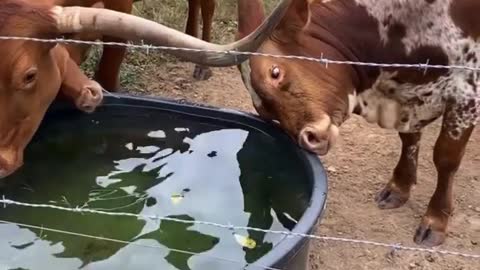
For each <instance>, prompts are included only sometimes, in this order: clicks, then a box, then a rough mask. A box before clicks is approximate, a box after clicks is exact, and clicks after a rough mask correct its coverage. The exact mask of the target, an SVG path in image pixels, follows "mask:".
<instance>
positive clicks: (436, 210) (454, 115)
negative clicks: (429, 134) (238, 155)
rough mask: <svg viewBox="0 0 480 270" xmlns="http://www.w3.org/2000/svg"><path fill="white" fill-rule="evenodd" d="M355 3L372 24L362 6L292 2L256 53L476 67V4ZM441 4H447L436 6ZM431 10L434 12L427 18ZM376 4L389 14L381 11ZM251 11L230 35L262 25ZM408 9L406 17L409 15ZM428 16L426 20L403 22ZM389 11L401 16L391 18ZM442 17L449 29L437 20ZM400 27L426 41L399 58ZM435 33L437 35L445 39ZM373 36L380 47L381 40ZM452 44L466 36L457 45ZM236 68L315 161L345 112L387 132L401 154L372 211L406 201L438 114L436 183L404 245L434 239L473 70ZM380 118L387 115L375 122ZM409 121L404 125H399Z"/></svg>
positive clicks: (473, 111)
mask: <svg viewBox="0 0 480 270" xmlns="http://www.w3.org/2000/svg"><path fill="white" fill-rule="evenodd" d="M361 2H362V3H364V4H365V5H370V6H369V8H370V9H371V10H374V11H375V12H377V14H376V15H375V16H378V18H379V19H376V18H374V17H373V16H374V15H370V14H375V12H372V13H368V12H367V9H366V7H365V6H361V5H357V4H356V1H354V0H332V1H323V0H294V2H293V3H292V4H291V6H290V9H289V11H288V12H287V15H286V16H284V17H283V21H282V22H281V23H280V24H279V25H278V27H277V28H276V30H275V31H274V33H273V34H272V35H271V37H270V39H268V40H266V41H265V42H264V43H263V45H262V46H261V47H260V49H259V50H258V51H259V52H262V53H267V54H280V55H300V56H307V57H315V58H320V57H321V56H323V57H325V58H328V59H334V60H341V61H342V60H343V61H357V62H358V61H360V62H369V63H401V64H418V63H426V62H427V60H428V61H429V62H428V64H431V65H448V64H450V63H451V61H452V60H454V61H455V62H454V63H457V64H458V65H473V66H474V67H476V68H478V66H479V65H478V59H479V56H478V46H477V43H475V42H476V41H475V40H478V37H479V36H480V19H479V18H480V17H479V16H478V15H477V13H478V12H477V11H480V4H479V1H478V0H452V1H451V2H448V1H425V2H423V1H420V0H418V1H416V0H402V1H400V0H392V1H391V2H388V4H385V3H386V2H387V1H385V2H383V4H385V5H384V6H382V7H378V4H379V3H380V1H378V2H375V1H369V0H362V1H361ZM447 2H448V6H443V5H446V3H447ZM389 5H391V6H389ZM434 5H437V6H435V8H436V9H435V10H436V11H431V8H432V7H434ZM385 7H388V8H389V9H388V10H386V11H384V9H383V8H385ZM256 10H261V3H260V1H259V0H252V1H250V3H249V4H248V5H244V6H241V10H239V15H238V16H239V27H238V32H239V35H238V36H239V37H241V36H244V35H246V34H248V33H249V32H250V31H252V30H253V29H255V27H257V25H258V22H259V21H261V20H262V19H263V15H262V14H261V13H255V11H256ZM412 10H415V12H416V13H414V14H413V15H412ZM445 11H448V12H445ZM382 12H383V14H382ZM428 12H430V13H429V14H426V15H428V20H429V21H428V20H427V19H425V18H420V19H419V18H413V17H415V16H419V14H422V15H424V14H425V13H428ZM435 12H437V13H435ZM395 13H398V14H401V15H399V16H404V17H402V18H401V19H395V18H394V17H395V16H394V15H398V14H395ZM252 14H253V15H252ZM249 16H252V17H249ZM412 16H413V17H412ZM439 16H445V17H439ZM425 17H426V18H427V16H425ZM380 18H382V19H380ZM421 19H425V20H423V21H422V20H421ZM448 19H451V20H452V23H453V24H454V26H453V25H452V24H450V23H448V22H445V21H448ZM396 20H398V21H396ZM400 20H403V24H402V23H401V22H399V21H400ZM410 20H411V21H412V22H410ZM252 21H253V22H255V23H256V24H252V23H251V22H252ZM409 24H411V25H409ZM409 26H410V27H412V28H413V29H415V31H416V32H415V33H414V35H413V36H414V37H409V38H410V40H409V41H410V42H412V40H414V41H417V39H422V38H424V36H426V35H429V38H430V41H429V42H426V41H425V39H423V40H422V41H423V42H424V43H423V44H421V45H417V46H412V45H411V44H410V46H411V50H410V51H408V54H407V49H406V48H405V46H408V45H405V44H409V43H408V41H406V42H404V41H403V39H404V38H405V37H406V36H407V30H408V29H407V28H408V27H409ZM379 29H384V31H383V32H381V30H379ZM410 30H411V29H410ZM422 31H424V32H422ZM441 31H445V35H446V37H445V36H442V35H441V34H444V33H441ZM457 33H459V34H457ZM381 34H383V35H384V37H385V36H386V40H387V41H385V42H384V40H382V39H381ZM410 35H412V33H411V32H410ZM417 36H419V37H417ZM454 36H455V37H454ZM415 37H417V39H415ZM462 37H465V38H466V39H465V40H461V38H462ZM456 39H458V40H460V42H458V41H457V40H456ZM461 41H463V42H464V43H462V42H461ZM442 42H445V43H447V44H442ZM429 43H430V45H428V44H429ZM447 50H448V52H449V54H450V56H451V57H450V59H449V56H447V52H446V51H447ZM452 56H453V57H452ZM452 58H454V59H452ZM239 69H240V71H241V73H242V79H243V81H244V83H245V86H246V87H247V89H248V90H249V91H250V94H251V95H252V100H253V103H254V106H255V108H256V109H257V111H258V113H259V114H260V116H262V117H263V118H266V119H269V120H277V121H278V122H279V123H280V125H281V126H282V127H283V128H284V130H285V131H286V132H287V133H289V134H290V136H291V137H292V138H293V139H294V140H297V141H298V143H299V145H300V146H302V147H303V148H305V149H306V150H309V151H311V152H314V153H316V154H318V155H324V154H326V153H327V152H328V150H329V149H330V147H331V145H332V144H333V143H334V142H335V138H336V137H337V136H338V127H339V126H340V125H341V124H342V123H343V122H344V121H345V120H346V119H347V118H348V116H349V115H350V114H351V113H356V114H360V115H362V116H363V117H365V118H366V119H367V120H368V117H371V115H369V113H371V112H373V114H374V115H373V116H375V117H377V118H376V120H375V121H377V124H379V125H380V126H381V127H385V126H383V125H387V126H389V127H386V128H395V129H397V130H398V131H399V137H400V140H401V142H402V150H401V155H400V159H399V161H398V163H397V165H396V167H395V169H394V171H393V173H392V176H391V179H390V180H389V181H388V183H387V184H386V185H385V187H384V188H383V189H382V190H381V191H380V192H379V193H378V194H377V196H376V197H375V201H376V203H377V205H378V207H379V208H381V209H391V208H397V207H400V206H402V205H403V204H405V203H406V202H407V201H408V199H409V197H410V191H411V189H412V187H413V185H414V184H416V180H417V163H418V153H419V146H420V138H421V133H422V129H423V127H425V126H426V125H428V124H429V123H431V122H433V121H434V120H436V119H437V118H439V117H440V116H443V120H442V129H441V131H440V134H439V136H438V139H437V141H436V143H435V148H434V151H433V161H434V164H435V167H436V169H437V172H438V178H437V186H436V189H435V192H434V194H433V195H432V197H431V199H430V202H429V204H428V208H427V211H426V212H425V214H424V216H423V218H422V220H421V222H420V225H419V226H418V227H417V230H416V231H415V233H414V237H413V239H414V241H415V242H416V243H417V244H421V245H426V246H436V245H440V244H442V243H443V242H444V240H445V238H446V237H447V227H448V222H449V217H450V215H451V213H452V211H453V208H454V200H453V179H454V176H455V173H456V172H457V170H458V168H459V166H460V163H461V161H462V157H463V155H464V153H465V148H466V145H467V143H468V140H469V137H470V135H471V133H472V131H473V129H474V126H475V124H476V121H478V120H479V119H480V113H479V111H480V94H479V93H478V89H477V88H478V84H479V74H478V72H471V71H465V73H461V72H458V73H454V74H455V77H454V75H452V73H450V72H449V71H448V70H446V69H443V68H442V69H438V68H430V69H420V68H415V69H412V68H399V67H389V68H384V69H383V71H385V72H383V73H381V72H380V69H379V68H378V67H367V66H357V65H337V64H332V65H329V66H328V68H326V67H325V66H324V65H322V64H318V63H314V62H310V61H300V60H292V59H282V58H270V57H259V56H255V57H251V58H250V59H249V62H247V63H243V64H242V65H240V66H239ZM381 76H391V77H381ZM352 93H355V94H359V96H352V95H351V94H352ZM349 95H350V96H349ZM368 95H371V96H368ZM372 96H373V98H370V97H372ZM368 102H372V103H375V102H377V103H376V104H374V105H372V104H368ZM381 102H383V103H381ZM378 104H380V105H378ZM425 104H427V105H425ZM369 106H370V107H369ZM375 106H377V107H375ZM388 106H390V107H388ZM396 106H397V107H396ZM371 108H374V109H371ZM399 108H400V109H399ZM418 108H419V109H418ZM417 109H418V110H417ZM409 110H410V111H409ZM419 111H420V112H419ZM367 112H368V113H367ZM382 113H384V115H388V117H384V118H382V115H380V116H378V115H379V114H382ZM375 114H376V115H375ZM412 118H414V119H415V120H414V121H416V122H414V124H412V125H408V126H407V125H404V126H402V124H405V123H409V122H410V121H411V119H412ZM476 119H477V120H476ZM402 127H406V128H402Z"/></svg>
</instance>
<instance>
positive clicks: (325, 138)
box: [298, 121, 339, 156]
mask: <svg viewBox="0 0 480 270" xmlns="http://www.w3.org/2000/svg"><path fill="white" fill-rule="evenodd" d="M338 133H339V131H338V127H337V126H335V125H332V124H327V125H326V123H325V122H324V121H322V122H319V123H314V124H311V125H308V126H306V127H305V128H303V129H302V130H301V131H300V134H299V136H298V143H299V144H300V146H301V147H303V148H305V149H306V150H308V151H311V152H313V153H315V154H317V155H319V156H323V155H326V154H327V153H328V151H329V150H330V148H332V146H333V145H334V143H335V141H336V138H337V137H338Z"/></svg>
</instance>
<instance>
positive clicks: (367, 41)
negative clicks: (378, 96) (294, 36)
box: [305, 0, 406, 93]
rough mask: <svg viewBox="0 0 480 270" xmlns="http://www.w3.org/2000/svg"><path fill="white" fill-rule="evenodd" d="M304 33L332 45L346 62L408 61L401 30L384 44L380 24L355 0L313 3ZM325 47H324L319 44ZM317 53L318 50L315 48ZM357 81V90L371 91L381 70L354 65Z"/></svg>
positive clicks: (393, 33)
mask: <svg viewBox="0 0 480 270" xmlns="http://www.w3.org/2000/svg"><path fill="white" fill-rule="evenodd" d="M309 8H310V18H309V21H308V23H307V25H306V26H305V28H306V29H305V30H306V31H305V33H306V34H307V35H310V36H312V37H313V38H314V39H316V40H317V41H318V42H319V44H329V46H331V47H333V48H335V49H336V50H337V51H338V53H339V54H341V55H342V56H343V58H344V59H333V60H348V61H360V62H376V63H394V62H399V63H402V62H405V61H406V59H405V56H404V48H403V47H402V45H401V42H398V41H399V38H400V37H401V34H402V33H401V31H402V29H400V28H399V29H397V31H398V33H396V32H392V33H390V34H391V37H390V39H389V43H388V44H386V45H385V44H383V43H382V42H381V40H380V35H379V33H378V22H377V20H376V19H375V18H373V17H371V16H370V15H369V14H368V13H367V11H366V10H365V8H363V7H361V6H358V5H357V4H355V1H353V0H336V1H331V2H329V3H328V4H324V3H322V1H313V3H311V4H310V6H309ZM319 46H324V45H319ZM315 49H316V50H318V48H315ZM353 67H354V69H355V70H356V74H357V75H358V78H352V80H354V81H355V82H354V83H355V84H356V88H357V91H358V92H359V93H360V92H362V91H363V90H365V89H367V88H370V86H371V85H372V83H373V82H374V80H375V79H376V78H377V77H378V75H379V68H377V67H369V66H359V65H354V66H353Z"/></svg>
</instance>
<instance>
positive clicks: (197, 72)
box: [193, 65, 213, 81]
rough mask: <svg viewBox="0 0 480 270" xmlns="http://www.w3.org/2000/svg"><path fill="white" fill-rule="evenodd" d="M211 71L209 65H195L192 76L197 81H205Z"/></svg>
mask: <svg viewBox="0 0 480 270" xmlns="http://www.w3.org/2000/svg"><path fill="white" fill-rule="evenodd" d="M212 75H213V72H212V70H211V69H210V68H209V67H204V66H199V65H195V69H194V70H193V78H195V79H196V80H199V81H206V80H208V79H210V77H212Z"/></svg>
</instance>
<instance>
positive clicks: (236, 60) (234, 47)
mask: <svg viewBox="0 0 480 270" xmlns="http://www.w3.org/2000/svg"><path fill="white" fill-rule="evenodd" d="M239 1H250V0H239ZM291 1H292V0H282V1H281V2H280V3H279V4H278V5H277V7H276V8H275V9H274V11H273V12H272V13H271V14H270V16H269V17H268V18H267V19H266V20H265V21H264V22H263V23H262V24H261V25H260V26H259V27H257V29H256V30H255V31H254V32H252V33H251V34H249V35H248V36H246V37H245V38H242V39H240V40H238V41H235V42H232V43H230V44H225V45H219V44H214V43H209V42H206V41H203V40H201V39H198V38H195V37H192V36H190V35H187V34H185V33H182V32H180V31H177V30H175V29H172V28H169V27H166V26H164V25H161V24H159V23H156V22H154V21H151V20H148V19H144V18H141V17H138V16H134V15H130V14H125V13H120V12H116V11H112V10H107V9H97V8H85V7H60V6H55V7H54V8H53V9H52V10H51V11H52V12H53V14H54V17H55V19H56V22H57V27H58V29H59V30H60V32H61V33H79V32H84V31H95V32H98V33H101V34H105V35H109V36H114V37H118V38H122V39H127V40H134V41H140V40H143V41H144V42H145V43H149V44H154V45H158V46H169V47H186V48H192V49H202V50H213V51H240V52H254V51H256V50H257V49H258V48H259V47H260V46H261V45H262V43H263V41H264V40H265V39H266V38H268V36H269V35H270V34H271V33H272V32H273V30H274V28H275V27H276V26H277V25H278V23H279V22H280V20H281V19H282V17H283V15H284V13H285V12H286V10H287V8H288V7H289V5H290V3H291ZM168 53H170V54H172V55H175V56H177V57H178V58H180V59H183V60H186V61H189V62H193V63H196V64H200V65H206V66H217V67H219V66H232V65H238V64H240V63H242V62H243V61H245V60H246V59H248V57H249V56H248V55H235V54H226V53H215V52H195V51H184V50H168Z"/></svg>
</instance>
